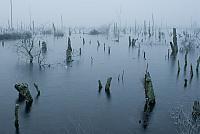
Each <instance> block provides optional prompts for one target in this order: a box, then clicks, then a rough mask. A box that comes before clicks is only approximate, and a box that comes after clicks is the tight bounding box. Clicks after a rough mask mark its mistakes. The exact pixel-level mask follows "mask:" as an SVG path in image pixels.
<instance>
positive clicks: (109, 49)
mask: <svg viewBox="0 0 200 134" xmlns="http://www.w3.org/2000/svg"><path fill="white" fill-rule="evenodd" d="M108 54H109V55H110V47H108Z"/></svg>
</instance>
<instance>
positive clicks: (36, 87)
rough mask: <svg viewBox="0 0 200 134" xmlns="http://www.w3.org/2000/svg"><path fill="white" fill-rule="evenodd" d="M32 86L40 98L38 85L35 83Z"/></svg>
mask: <svg viewBox="0 0 200 134" xmlns="http://www.w3.org/2000/svg"><path fill="white" fill-rule="evenodd" d="M33 85H34V87H35V89H36V91H37V93H38V94H37V96H40V90H39V88H38V85H37V84H36V83H34V84H33Z"/></svg>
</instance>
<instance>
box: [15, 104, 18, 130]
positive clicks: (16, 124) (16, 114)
mask: <svg viewBox="0 0 200 134" xmlns="http://www.w3.org/2000/svg"><path fill="white" fill-rule="evenodd" d="M15 128H16V129H17V130H18V129H19V104H16V105H15Z"/></svg>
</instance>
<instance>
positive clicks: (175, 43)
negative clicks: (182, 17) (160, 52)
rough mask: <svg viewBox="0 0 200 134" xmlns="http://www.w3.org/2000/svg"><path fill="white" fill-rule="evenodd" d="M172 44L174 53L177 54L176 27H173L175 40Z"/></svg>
mask: <svg viewBox="0 0 200 134" xmlns="http://www.w3.org/2000/svg"><path fill="white" fill-rule="evenodd" d="M170 45H171V49H172V55H176V54H177V53H178V44H177V34H176V28H173V42H170Z"/></svg>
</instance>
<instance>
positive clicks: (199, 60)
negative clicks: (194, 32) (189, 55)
mask: <svg viewBox="0 0 200 134" xmlns="http://www.w3.org/2000/svg"><path fill="white" fill-rule="evenodd" d="M199 64H200V56H199V58H198V59H197V66H196V71H197V72H198V71H199Z"/></svg>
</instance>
